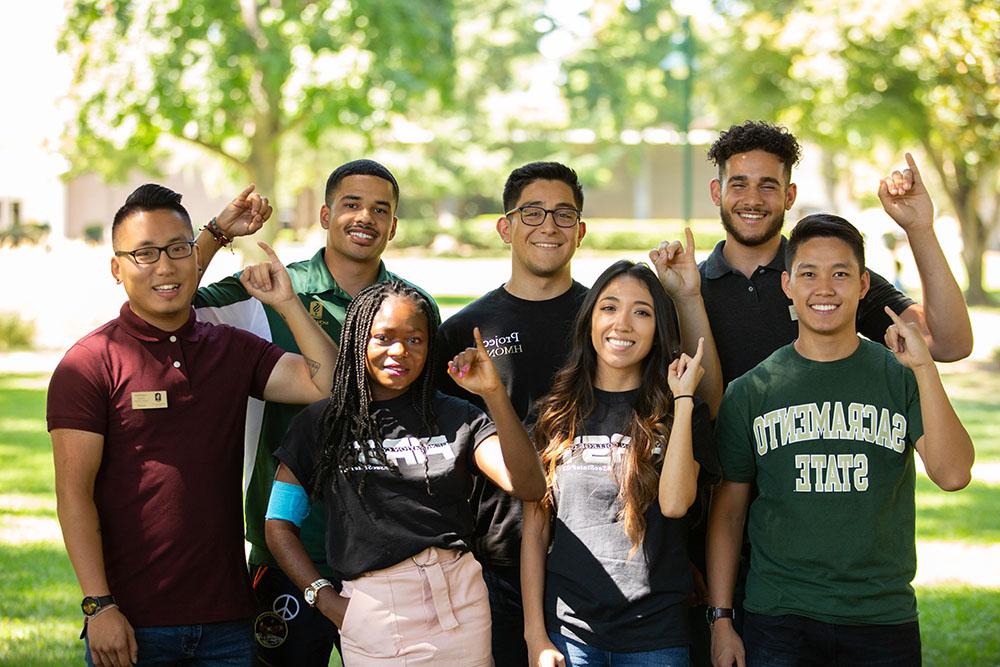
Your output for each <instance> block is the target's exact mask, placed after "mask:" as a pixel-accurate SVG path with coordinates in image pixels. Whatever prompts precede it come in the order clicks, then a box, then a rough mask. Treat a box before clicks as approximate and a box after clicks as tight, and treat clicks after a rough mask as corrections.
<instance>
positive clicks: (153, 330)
mask: <svg viewBox="0 0 1000 667" xmlns="http://www.w3.org/2000/svg"><path fill="white" fill-rule="evenodd" d="M118 322H119V324H120V325H121V327H122V328H123V329H124V330H125V332H126V333H128V334H129V335H130V336H132V337H133V338H138V339H139V340H141V341H145V342H147V343H158V342H161V341H165V340H167V339H168V338H169V337H170V336H179V337H180V338H183V339H184V340H186V341H190V342H195V341H197V340H198V338H199V328H198V326H197V323H198V322H197V319H196V318H195V314H194V308H193V307H192V308H190V310H189V312H188V319H187V322H185V323H184V324H183V325H182V326H181V328H180V329H177V330H176V331H164V330H163V329H160V328H157V327H154V326H153V325H152V324H150V323H149V322H147V321H146V320H144V319H142V318H141V317H139V316H138V315H136V314H135V313H134V312H132V309H131V308H130V307H129V305H128V301H126V302H125V303H124V304H122V308H121V311H120V312H119V313H118Z"/></svg>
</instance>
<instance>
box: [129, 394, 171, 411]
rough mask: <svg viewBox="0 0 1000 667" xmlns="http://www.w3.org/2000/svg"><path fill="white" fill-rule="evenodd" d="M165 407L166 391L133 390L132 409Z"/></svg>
mask: <svg viewBox="0 0 1000 667" xmlns="http://www.w3.org/2000/svg"><path fill="white" fill-rule="evenodd" d="M165 407H167V392H166V391H165V390H162V389H161V390H160V391H133V392H132V409H133V410H156V409H158V408H165Z"/></svg>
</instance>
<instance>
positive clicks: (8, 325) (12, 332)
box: [0, 313, 35, 351]
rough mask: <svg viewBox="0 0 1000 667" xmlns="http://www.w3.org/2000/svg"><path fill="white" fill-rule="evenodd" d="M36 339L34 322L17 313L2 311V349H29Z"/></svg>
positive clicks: (0, 317)
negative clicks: (22, 317)
mask: <svg viewBox="0 0 1000 667" xmlns="http://www.w3.org/2000/svg"><path fill="white" fill-rule="evenodd" d="M34 340H35V323H34V322H31V321H26V320H23V319H21V316H20V315H18V314H17V313H0V351H7V350H22V349H29V348H31V346H32V344H33V343H34Z"/></svg>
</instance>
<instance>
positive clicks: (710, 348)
mask: <svg viewBox="0 0 1000 667" xmlns="http://www.w3.org/2000/svg"><path fill="white" fill-rule="evenodd" d="M674 305H675V306H676V308H677V318H678V320H679V321H680V322H679V323H680V330H681V350H683V351H684V352H685V353H687V354H688V356H691V357H693V356H694V354H695V351H696V350H697V349H698V339H699V338H704V339H705V342H704V344H703V351H704V352H703V356H702V359H701V367H702V369H703V370H704V371H705V374H704V375H703V376H702V378H701V382H699V383H698V388H697V390H696V392H695V393H697V394H698V396H700V397H701V399H702V400H703V401H705V403H707V404H708V410H709V413H710V414H711V416H712V418H713V419H714V418H715V415H716V414H717V413H718V412H719V404H720V403H721V402H722V365H721V364H720V362H719V353H718V350H716V347H715V338H714V337H713V336H712V326H711V324H710V323H709V321H708V314H707V313H706V312H705V302H704V300H702V298H701V294H700V293H699V294H697V295H695V296H689V297H685V298H677V299H676V300H675V301H674Z"/></svg>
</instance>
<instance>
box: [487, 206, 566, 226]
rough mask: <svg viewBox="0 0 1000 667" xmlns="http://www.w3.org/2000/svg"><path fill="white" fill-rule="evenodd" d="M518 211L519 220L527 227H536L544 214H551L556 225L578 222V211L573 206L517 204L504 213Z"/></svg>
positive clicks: (543, 217) (508, 213)
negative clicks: (517, 205)
mask: <svg viewBox="0 0 1000 667" xmlns="http://www.w3.org/2000/svg"><path fill="white" fill-rule="evenodd" d="M513 213H519V214H520V215H521V222H523V223H524V224H526V225H528V226H529V227H538V226H539V225H541V224H542V223H543V222H545V216H546V215H548V214H549V213H551V214H552V220H553V222H555V223H556V227H573V226H574V225H576V223H578V222H580V211H578V210H576V209H575V208H542V207H541V206H519V207H517V208H515V209H512V210H510V211H507V212H506V213H504V215H511V214H513Z"/></svg>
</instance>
